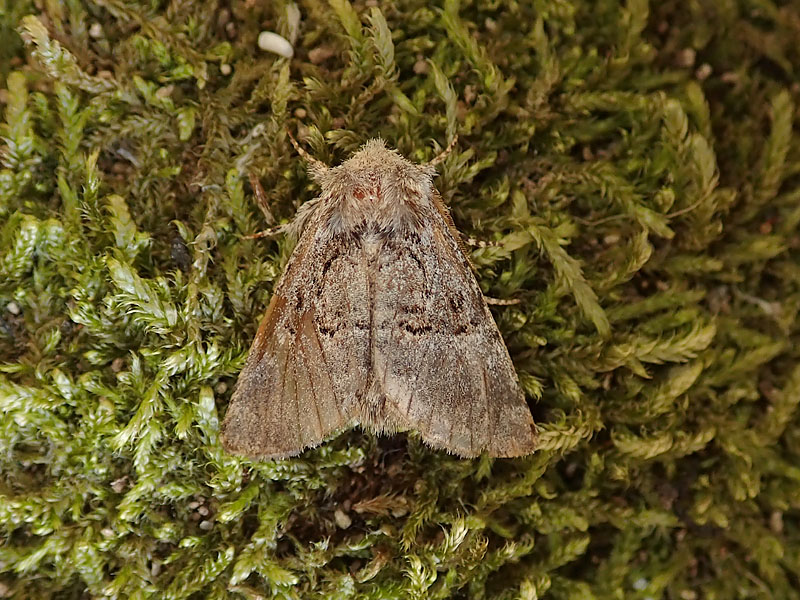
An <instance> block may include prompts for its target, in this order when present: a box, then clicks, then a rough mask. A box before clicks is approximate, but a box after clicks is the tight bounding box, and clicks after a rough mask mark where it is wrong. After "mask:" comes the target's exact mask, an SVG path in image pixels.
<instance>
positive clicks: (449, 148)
mask: <svg viewBox="0 0 800 600" xmlns="http://www.w3.org/2000/svg"><path fill="white" fill-rule="evenodd" d="M457 141H458V134H455V135H454V136H453V139H452V140H450V143H449V144H447V148H445V149H444V150H442V151H441V152H440V153H439V156H437V157H436V158H434V159H433V160H432V161H431V162H429V163H428V166H430V167H435V166H436V165H438V164H439V163H440V162H442V161H443V160H444V159H445V158H447V155H448V154H450V152H452V151H453V148H454V147H455V145H456V142H457Z"/></svg>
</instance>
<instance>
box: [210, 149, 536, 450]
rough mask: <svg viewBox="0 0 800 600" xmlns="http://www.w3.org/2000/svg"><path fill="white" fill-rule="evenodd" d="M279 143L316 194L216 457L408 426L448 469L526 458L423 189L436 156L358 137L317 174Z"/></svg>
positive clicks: (440, 220)
mask: <svg viewBox="0 0 800 600" xmlns="http://www.w3.org/2000/svg"><path fill="white" fill-rule="evenodd" d="M292 141H293V143H295V146H296V147H297V150H298V152H299V153H300V154H301V155H302V156H303V157H304V158H305V159H306V160H307V161H308V162H309V173H310V175H311V176H312V178H313V179H314V180H315V181H316V183H317V184H318V185H319V187H320V188H321V194H320V195H319V196H318V197H317V198H316V199H314V200H311V201H309V202H307V203H305V204H303V205H302V206H301V207H300V209H299V210H298V213H297V216H296V217H295V219H294V221H293V222H292V224H291V226H290V229H289V231H288V233H290V234H293V235H294V236H295V237H296V238H297V245H296V246H295V249H294V251H293V253H292V255H291V257H290V259H289V261H288V263H287V265H286V270H285V272H284V273H283V276H282V277H281V279H280V281H279V282H278V284H277V287H276V288H275V291H274V294H273V296H272V299H271V301H270V304H269V307H268V308H267V312H266V314H265V315H264V318H263V320H262V321H261V324H260V326H259V328H258V332H257V333H256V336H255V339H254V341H253V344H252V347H251V348H250V353H249V355H248V358H247V361H246V364H245V366H244V369H243V370H242V372H241V374H240V375H239V378H238V381H237V384H236V387H235V390H234V393H233V396H232V398H231V403H230V406H229V408H228V412H227V415H226V416H225V420H224V422H223V424H222V443H223V446H224V447H225V449H227V450H228V451H229V452H231V453H234V454H241V455H244V456H247V457H250V458H253V459H268V458H285V457H289V456H293V455H296V454H299V453H300V452H302V451H303V450H304V449H306V448H309V447H312V446H316V445H318V444H320V443H321V442H322V441H323V440H324V439H326V438H328V437H330V436H332V434H334V433H336V432H339V431H342V430H344V429H347V428H350V427H353V426H355V425H361V426H362V427H364V428H365V429H367V430H369V431H372V432H375V433H393V432H396V431H401V430H416V431H417V432H419V434H420V436H421V438H422V440H423V441H424V442H426V443H427V444H428V445H429V446H431V447H433V448H437V449H443V450H447V451H448V452H451V453H453V454H456V455H458V456H461V457H475V456H478V455H480V454H481V453H483V452H485V453H487V454H489V455H490V456H494V457H513V456H521V455H525V454H528V453H530V452H532V451H533V450H534V449H535V447H536V441H537V434H536V427H535V425H534V422H533V417H532V415H531V412H530V410H529V408H528V405H527V403H526V401H525V396H524V394H523V392H522V390H521V389H520V386H519V382H518V379H517V375H516V373H515V371H514V366H513V364H512V362H511V358H510V357H509V354H508V350H507V349H506V346H505V344H504V343H503V339H502V337H501V335H500V332H499V331H498V329H497V325H496V324H495V322H494V320H493V318H492V315H491V313H490V312H489V308H488V306H487V304H486V300H485V299H484V297H483V294H482V292H481V289H480V287H479V286H478V282H477V280H476V279H475V275H474V274H473V271H472V265H471V263H470V261H469V259H468V258H467V255H466V253H465V252H464V250H463V249H462V246H461V243H460V237H459V236H460V234H459V233H458V231H457V230H456V229H455V225H454V223H453V220H452V218H451V216H450V213H449V211H448V209H447V207H446V206H445V204H444V202H443V200H442V198H441V196H440V195H439V193H438V192H437V191H436V189H435V188H434V185H433V178H434V175H435V173H436V164H437V163H438V162H440V161H441V160H442V159H443V157H444V155H446V153H447V152H448V151H449V149H450V148H448V150H446V151H445V152H444V153H443V154H442V155H440V156H439V157H437V158H436V159H434V160H433V161H431V162H430V163H427V164H415V163H412V162H410V161H408V160H406V159H405V158H404V157H402V156H401V155H400V154H399V153H398V152H396V151H394V150H391V149H388V148H387V147H386V146H385V144H384V142H383V141H382V140H380V139H373V140H371V141H369V142H367V143H366V144H365V145H364V146H363V147H362V148H361V149H360V150H359V151H358V152H356V153H355V154H354V155H353V156H352V157H351V158H350V159H348V160H346V161H345V162H344V163H342V164H341V165H339V166H337V167H333V168H329V167H327V166H326V165H324V164H323V163H322V162H320V161H318V160H316V159H314V158H311V157H310V156H308V155H307V154H306V153H305V152H304V151H303V150H302V149H301V148H300V147H299V146H297V145H296V142H294V140H292ZM454 141H455V140H454ZM451 147H452V144H451Z"/></svg>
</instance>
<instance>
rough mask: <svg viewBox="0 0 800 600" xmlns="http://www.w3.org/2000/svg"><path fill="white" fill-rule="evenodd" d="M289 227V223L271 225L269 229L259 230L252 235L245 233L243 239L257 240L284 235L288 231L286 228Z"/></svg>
mask: <svg viewBox="0 0 800 600" xmlns="http://www.w3.org/2000/svg"><path fill="white" fill-rule="evenodd" d="M287 228H288V225H286V224H284V225H277V226H275V227H270V228H269V229H265V230H264V231H259V232H258V233H254V234H252V235H243V236H242V239H243V240H257V239H260V238H265V237H275V236H278V235H282V234H284V233H286V229H287Z"/></svg>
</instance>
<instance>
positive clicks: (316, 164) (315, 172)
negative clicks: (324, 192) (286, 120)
mask: <svg viewBox="0 0 800 600" xmlns="http://www.w3.org/2000/svg"><path fill="white" fill-rule="evenodd" d="M286 135H288V136H289V141H290V142H292V146H294V149H295V150H297V153H298V154H299V155H300V158H302V159H303V160H304V161H306V162H307V163H308V170H309V172H310V173H311V176H312V177H313V178H314V179H319V177H320V176H322V175H324V174H325V173H326V172H327V171H328V165H326V164H325V163H324V162H322V161H321V160H318V159H316V158H314V157H313V156H311V155H310V154H309V153H308V152H306V151H305V150H304V149H303V148H301V147H300V144H298V143H297V140H296V139H294V136H293V135H292V132H291V131H289V130H288V129H287V130H286Z"/></svg>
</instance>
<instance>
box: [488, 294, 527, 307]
mask: <svg viewBox="0 0 800 600" xmlns="http://www.w3.org/2000/svg"><path fill="white" fill-rule="evenodd" d="M483 299H484V300H485V301H486V304H494V305H495V306H513V305H514V304H519V303H520V302H521V300H520V299H519V298H511V299H509V300H504V299H503V298H492V297H491V296H484V297H483Z"/></svg>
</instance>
